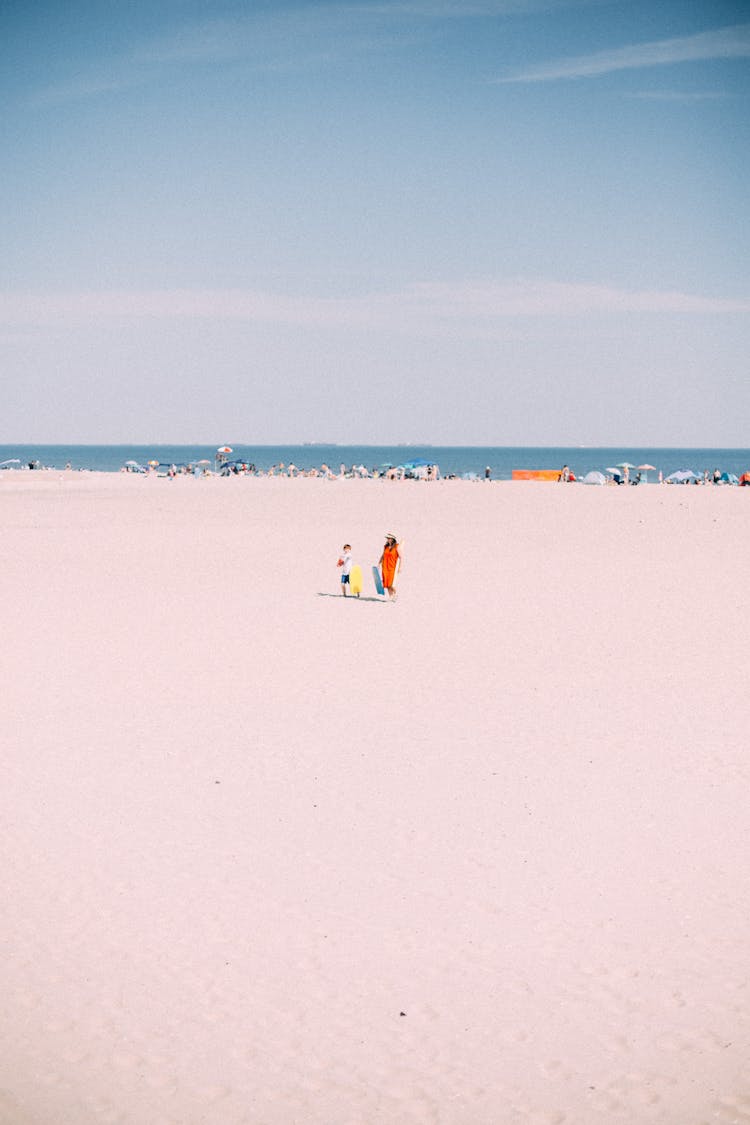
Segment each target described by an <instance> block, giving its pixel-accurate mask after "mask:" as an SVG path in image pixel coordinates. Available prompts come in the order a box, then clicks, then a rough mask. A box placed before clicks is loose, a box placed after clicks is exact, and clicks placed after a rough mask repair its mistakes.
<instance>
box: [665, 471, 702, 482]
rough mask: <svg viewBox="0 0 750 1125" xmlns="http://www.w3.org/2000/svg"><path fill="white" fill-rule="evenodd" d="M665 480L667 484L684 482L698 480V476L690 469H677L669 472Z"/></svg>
mask: <svg viewBox="0 0 750 1125" xmlns="http://www.w3.org/2000/svg"><path fill="white" fill-rule="evenodd" d="M665 480H666V481H667V483H668V484H685V483H686V482H687V481H689V480H700V477H699V476H698V474H697V473H694V472H693V470H692V469H678V470H677V472H675V473H670V474H669V476H668V477H666V478H665Z"/></svg>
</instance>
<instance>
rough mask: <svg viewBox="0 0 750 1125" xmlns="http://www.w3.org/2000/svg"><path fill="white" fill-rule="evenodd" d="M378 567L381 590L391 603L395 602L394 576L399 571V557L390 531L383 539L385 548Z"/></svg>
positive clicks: (393, 536)
mask: <svg viewBox="0 0 750 1125" xmlns="http://www.w3.org/2000/svg"><path fill="white" fill-rule="evenodd" d="M378 565H379V566H380V573H381V574H382V576H383V589H384V590H385V592H386V594H387V595H388V598H389V600H390V601H392V602H393V601H395V600H396V575H397V574H398V572H399V570H400V569H401V555H400V554H399V553H398V543H397V542H396V536H395V535H393V534H392V533H391V532H390V531H389V532H388V534H387V535H386V537H385V547H383V553H382V555H381V556H380V562H379V564H378Z"/></svg>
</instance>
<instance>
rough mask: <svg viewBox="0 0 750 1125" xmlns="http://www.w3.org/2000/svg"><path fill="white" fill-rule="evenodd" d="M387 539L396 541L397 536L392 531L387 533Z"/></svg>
mask: <svg viewBox="0 0 750 1125" xmlns="http://www.w3.org/2000/svg"><path fill="white" fill-rule="evenodd" d="M385 537H386V539H395V538H396V536H395V535H394V534H393V532H392V531H386V533H385Z"/></svg>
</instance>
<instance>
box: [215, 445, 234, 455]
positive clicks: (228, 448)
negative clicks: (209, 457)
mask: <svg viewBox="0 0 750 1125" xmlns="http://www.w3.org/2000/svg"><path fill="white" fill-rule="evenodd" d="M216 452H217V453H234V450H233V449H232V447H231V445H220V446H219V448H218V449H217V450H216Z"/></svg>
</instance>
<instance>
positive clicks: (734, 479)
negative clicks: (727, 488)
mask: <svg viewBox="0 0 750 1125" xmlns="http://www.w3.org/2000/svg"><path fill="white" fill-rule="evenodd" d="M720 479H721V483H722V484H739V483H740V478H739V477H738V476H735V474H734V473H722V474H721V478H720Z"/></svg>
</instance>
